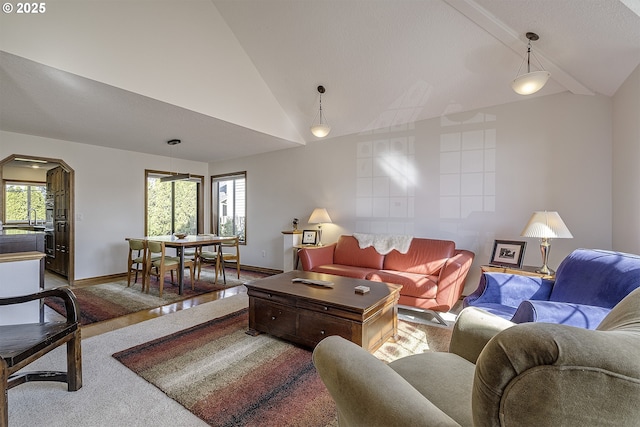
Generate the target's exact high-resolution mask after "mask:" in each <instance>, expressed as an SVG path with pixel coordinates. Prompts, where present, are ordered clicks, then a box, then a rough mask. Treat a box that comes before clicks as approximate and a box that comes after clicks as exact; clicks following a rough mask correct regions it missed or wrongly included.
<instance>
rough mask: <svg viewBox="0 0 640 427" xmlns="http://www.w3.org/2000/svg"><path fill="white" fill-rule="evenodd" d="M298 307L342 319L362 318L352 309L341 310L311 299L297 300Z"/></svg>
mask: <svg viewBox="0 0 640 427" xmlns="http://www.w3.org/2000/svg"><path fill="white" fill-rule="evenodd" d="M298 307H300V308H303V309H305V310H311V311H317V312H318V313H322V314H323V315H326V314H328V315H331V316H336V317H340V318H342V319H351V320H360V319H361V318H362V315H361V314H359V313H354V312H352V311H348V310H343V309H340V308H336V307H332V306H329V305H326V304H321V303H315V302H311V301H304V300H303V301H298Z"/></svg>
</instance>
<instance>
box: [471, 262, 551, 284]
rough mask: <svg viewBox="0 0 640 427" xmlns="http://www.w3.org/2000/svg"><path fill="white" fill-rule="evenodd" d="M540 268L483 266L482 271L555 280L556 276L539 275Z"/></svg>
mask: <svg viewBox="0 0 640 427" xmlns="http://www.w3.org/2000/svg"><path fill="white" fill-rule="evenodd" d="M538 268H540V267H534V266H531V265H525V266H523V267H522V268H513V267H502V266H499V265H488V264H485V265H481V266H480V270H482V272H483V273H507V274H517V275H520V276H534V277H542V278H543V279H551V280H553V279H555V277H556V275H555V274H543V273H537V272H536V269H538Z"/></svg>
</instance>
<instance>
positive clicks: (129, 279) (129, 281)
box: [127, 263, 131, 288]
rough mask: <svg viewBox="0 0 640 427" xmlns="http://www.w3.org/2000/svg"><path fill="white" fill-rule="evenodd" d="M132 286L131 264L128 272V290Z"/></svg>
mask: <svg viewBox="0 0 640 427" xmlns="http://www.w3.org/2000/svg"><path fill="white" fill-rule="evenodd" d="M129 286H131V263H129V269H128V270H127V288H128V287H129Z"/></svg>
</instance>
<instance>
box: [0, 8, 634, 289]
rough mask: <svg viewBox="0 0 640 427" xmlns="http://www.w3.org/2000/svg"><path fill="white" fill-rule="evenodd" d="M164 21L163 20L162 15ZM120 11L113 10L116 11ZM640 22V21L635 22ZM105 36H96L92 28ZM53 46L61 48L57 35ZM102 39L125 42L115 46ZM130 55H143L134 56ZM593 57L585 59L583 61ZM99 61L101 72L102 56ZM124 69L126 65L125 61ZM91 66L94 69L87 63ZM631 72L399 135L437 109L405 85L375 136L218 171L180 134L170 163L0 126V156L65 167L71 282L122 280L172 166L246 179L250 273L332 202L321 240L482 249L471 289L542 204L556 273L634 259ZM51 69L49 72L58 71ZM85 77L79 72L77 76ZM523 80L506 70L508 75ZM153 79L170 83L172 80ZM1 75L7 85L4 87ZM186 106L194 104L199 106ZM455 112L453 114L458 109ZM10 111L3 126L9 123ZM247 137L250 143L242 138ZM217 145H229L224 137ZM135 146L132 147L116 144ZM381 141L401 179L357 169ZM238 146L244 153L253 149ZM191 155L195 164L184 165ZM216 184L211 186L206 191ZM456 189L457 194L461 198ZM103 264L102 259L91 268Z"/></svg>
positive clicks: (243, 161)
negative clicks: (614, 256)
mask: <svg viewBox="0 0 640 427" xmlns="http://www.w3.org/2000/svg"><path fill="white" fill-rule="evenodd" d="M134 3H135V2H134ZM223 3H224V2H223ZM55 4H56V3H52V4H51V5H52V6H53V5H55ZM198 5H199V7H204V8H205V9H206V10H207V13H208V14H210V15H212V16H218V17H219V14H218V13H217V12H216V11H215V7H213V6H212V5H211V4H210V3H209V2H206V1H205V2H204V3H203V2H198ZM66 7H72V6H69V5H66ZM620 7H624V6H623V5H620ZM49 12H51V14H49V15H46V16H45V15H42V16H39V17H36V16H32V17H31V18H33V19H31V21H33V23H38V24H39V25H43V24H44V22H48V21H42V19H43V18H47V19H48V20H51V22H50V23H48V25H51V26H56V24H57V23H58V22H59V21H60V20H62V21H64V19H65V18H64V13H66V12H68V11H67V10H60V11H58V12H56V10H55V9H52V7H50V8H49ZM103 12H105V11H104V10H103ZM128 12H129V13H130V14H131V16H136V15H135V13H138V14H140V15H141V16H140V18H141V22H144V20H143V19H142V15H143V14H144V12H143V11H141V10H137V9H132V10H130V11H128ZM161 12H164V11H159V12H158V13H161ZM198 12H199V13H201V14H202V13H204V11H202V10H200V11H199V10H198V9H194V11H187V10H185V11H183V13H190V14H194V13H198ZM56 13H60V14H61V16H57V15H56ZM78 13H86V14H87V17H86V18H87V19H90V17H91V16H92V14H91V10H90V9H88V10H86V11H84V10H78ZM105 13H106V12H105ZM112 13H114V14H117V13H116V11H112ZM541 13H542V12H541ZM160 16H163V17H164V15H160ZM633 16H635V19H637V15H633ZM16 17H17V15H8V14H5V15H3V17H2V19H3V21H2V23H3V25H2V28H3V29H2V31H3V33H2V35H3V37H2V42H1V43H2V50H3V51H5V52H11V51H14V52H16V51H21V50H25V51H30V52H29V55H28V56H30V57H32V58H34V59H37V58H38V56H42V55H43V52H38V49H34V48H33V47H29V46H27V44H26V40H27V39H29V38H30V39H31V40H36V39H37V38H38V33H37V32H38V31H46V30H45V29H39V28H33V29H28V28H26V27H22V28H20V29H17V28H16V27H14V26H13V27H12V25H15V22H13V24H12V22H11V21H10V20H9V18H16ZM21 18H27V17H21ZM36 20H38V21H36ZM31 21H30V22H31ZM7 24H9V25H7ZM11 31H13V32H14V33H12V32H11ZM60 31H61V33H60V34H62V35H61V36H60V37H63V35H64V36H70V34H69V32H68V31H63V30H62V29H60ZM96 31H97V30H96ZM470 31H471V30H470ZM474 31H475V30H474ZM71 34H73V33H71ZM475 35H476V34H475V33H474V36H475ZM98 36H102V34H101V33H97V34H96V37H98ZM42 37H45V36H44V35H42ZM46 37H48V38H55V37H53V35H52V34H49V35H47V36H46ZM82 39H83V40H84V39H86V37H83V38H82ZM99 40H103V39H102V38H100V39H99ZM181 41H182V40H181ZM57 43H58V42H55V41H54V42H53V43H51V45H50V46H48V47H49V48H51V49H53V50H51V51H49V53H48V56H49V57H55V58H56V59H55V60H53V59H52V60H50V61H48V62H54V63H55V62H58V63H65V62H68V61H69V60H71V59H72V58H73V57H75V56H76V55H74V54H73V53H72V52H73V51H74V50H73V49H67V50H66V51H65V52H66V53H65V54H62V52H61V51H60V47H59V45H58V44H57ZM75 43H78V46H77V48H78V49H81V50H79V52H82V51H83V49H86V48H87V47H86V46H83V45H82V43H80V40H79V39H78V40H77V41H76V42H75ZM101 43H107V45H109V44H111V45H112V46H115V43H118V42H117V40H114V41H101ZM56 46H58V47H56ZM107 47H108V46H105V48H107ZM534 47H535V46H534ZM118 49H119V50H122V49H125V50H124V51H123V52H126V49H127V46H119V47H118ZM131 49H133V50H135V47H132V48H131ZM109 51H110V50H106V51H105V52H109ZM534 52H535V51H534ZM524 53H525V52H522V54H520V55H516V54H515V53H514V56H515V61H516V63H517V62H518V61H520V60H522V58H521V57H522V55H524ZM592 54H593V53H592V52H588V51H586V52H584V55H585V56H589V55H592ZM4 55H7V54H6V53H5V54H4ZM25 55H26V54H25ZM103 55H104V53H103ZM631 56H632V57H633V55H631ZM626 57H629V55H626ZM67 58H68V59H67ZM10 59H11V55H9V57H7V56H5V57H4V59H3V62H2V63H3V65H8V64H9V63H10ZM78 59H79V58H78ZM43 60H44V59H43ZM100 61H101V62H102V63H107V62H108V61H109V58H108V55H107V56H106V57H105V58H102V59H100ZM636 62H637V60H636ZM153 64H154V62H153V61H149V63H147V64H146V65H145V63H140V64H138V65H139V66H140V67H142V66H146V67H149V66H151V65H153ZM114 65H115V66H116V67H118V65H116V63H114ZM85 66H86V67H91V66H90V65H89V64H85ZM516 67H517V65H516ZM634 68H635V70H634V69H631V70H633V72H630V74H629V75H628V76H626V77H624V78H623V79H622V80H620V86H619V87H618V88H617V90H616V91H615V92H614V93H613V94H612V95H611V96H605V95H598V94H596V95H592V96H585V95H575V94H573V93H571V92H569V91H563V90H562V88H561V87H560V88H559V89H558V88H556V89H555V90H554V91H553V92H555V93H552V94H551V95H547V96H535V95H534V96H533V97H532V98H527V97H522V96H519V95H516V97H515V98H514V99H516V100H518V101H517V102H508V103H506V104H502V105H494V106H490V107H485V108H480V109H473V110H471V111H468V112H465V113H464V114H462V112H460V113H458V114H449V115H447V116H442V117H440V116H438V117H434V118H430V119H426V120H421V121H418V122H410V123H404V124H402V123H401V124H397V125H396V124H394V123H396V122H397V121H399V120H400V119H399V118H398V117H399V116H402V115H407V114H408V115H409V116H412V115H415V114H417V111H420V110H422V109H426V108H428V107H429V108H430V105H429V103H427V104H426V105H425V104H424V102H422V101H421V99H423V98H424V96H425V94H426V93H428V92H429V91H430V90H433V89H432V88H430V85H429V83H427V82H425V81H414V82H410V84H406V85H403V86H404V89H403V90H402V92H399V93H397V94H396V95H395V97H396V99H395V101H396V102H397V104H396V105H394V106H389V107H387V109H386V110H385V111H382V112H380V113H378V115H377V116H376V117H373V118H370V119H369V120H370V121H371V122H373V123H374V124H379V128H378V129H375V130H373V129H372V130H368V131H361V130H358V131H356V132H352V133H350V134H347V135H344V136H343V135H336V136H333V135H331V134H330V135H329V138H327V139H320V140H318V139H315V138H313V137H306V138H307V139H308V140H309V141H308V142H307V143H306V144H299V143H297V142H295V141H294V142H288V143H287V144H284V145H281V146H282V147H286V146H294V148H292V149H281V150H277V151H273V152H266V153H264V154H256V155H253V156H247V157H241V158H229V159H225V160H221V161H216V158H217V157H218V156H217V155H216V151H215V150H214V151H212V152H211V154H210V158H209V159H206V158H203V157H202V156H199V157H198V158H199V159H202V161H193V160H185V159H183V158H181V157H186V150H187V149H188V148H189V145H190V144H195V143H196V142H191V141H189V140H187V139H184V138H183V144H182V146H181V147H179V148H178V149H177V150H176V151H175V152H174V153H173V155H172V156H171V154H170V152H169V151H168V149H167V147H166V145H165V144H166V140H168V139H170V138H172V137H175V136H176V135H166V136H165V137H164V139H159V140H157V141H156V140H153V141H145V142H146V144H147V145H151V146H152V147H153V150H154V151H153V152H154V153H161V155H153V154H145V153H142V152H139V151H138V149H133V150H130V151H128V150H124V151H123V150H122V149H113V148H108V147H104V146H98V145H90V144H83V143H82V142H83V141H68V140H64V138H63V137H57V138H56V137H52V135H64V132H67V131H66V130H65V131H62V132H61V130H60V129H57V128H56V127H51V128H50V130H51V132H49V133H48V134H47V135H44V136H43V135H42V132H40V133H39V135H40V136H37V135H36V134H34V133H35V132H33V133H32V134H30V135H29V134H26V133H20V132H15V131H11V129H7V126H5V127H3V129H2V131H3V133H2V138H1V139H2V144H1V145H0V157H2V158H5V157H7V156H10V155H13V154H21V155H34V156H43V157H49V158H57V159H62V160H64V161H65V162H66V163H67V164H69V165H70V166H71V167H72V168H73V169H74V170H75V180H76V182H75V184H76V189H75V206H74V208H75V214H76V219H78V218H82V220H80V221H76V224H75V227H76V230H75V251H74V252H75V257H76V259H75V271H74V277H75V280H82V279H88V278H93V277H101V276H107V275H110V274H117V273H121V272H122V271H123V259H124V258H126V244H125V241H124V238H126V237H130V236H138V235H142V234H143V233H144V218H143V217H144V204H143V202H142V200H143V197H144V170H145V169H152V170H167V169H169V168H170V167H173V168H174V169H176V170H179V171H181V172H189V173H192V174H197V175H203V176H210V175H216V174H223V173H228V172H238V171H246V172H247V177H248V184H247V185H248V192H249V197H250V200H249V203H248V212H247V218H248V224H249V228H248V236H247V242H246V245H245V246H244V247H243V262H244V263H246V264H247V265H253V266H260V267H266V268H274V269H280V268H282V267H281V266H282V265H283V252H282V236H281V231H283V230H288V229H290V228H291V220H292V219H293V218H300V219H301V228H307V227H315V226H308V225H306V224H304V222H305V221H306V219H307V218H308V216H309V215H310V214H311V211H312V210H313V209H314V208H315V207H325V208H326V209H327V210H328V212H329V213H330V215H331V218H332V220H333V224H327V225H325V227H324V229H323V230H324V236H323V240H324V241H325V242H333V241H335V240H336V239H337V237H338V236H339V235H340V234H343V233H350V232H376V231H377V232H394V233H407V234H413V235H416V236H420V237H434V238H444V237H448V238H451V239H452V240H454V241H456V242H457V244H458V246H459V247H462V248H465V249H468V250H471V251H473V252H475V253H476V261H475V265H474V268H473V269H472V271H473V272H475V274H470V277H469V279H468V282H469V284H468V286H467V288H468V289H470V290H473V288H474V286H475V283H474V282H475V281H476V280H477V275H478V274H479V273H478V272H477V270H478V268H477V266H478V265H480V264H482V263H485V262H486V261H487V260H488V258H489V257H490V255H491V250H492V246H493V242H494V240H495V239H515V240H520V236H519V234H520V232H521V230H522V228H523V227H524V225H525V224H526V221H527V220H528V218H529V216H530V215H531V213H532V212H533V211H536V210H551V211H558V212H559V213H560V215H561V216H562V218H563V220H564V221H565V222H566V224H567V226H568V228H569V230H570V231H571V232H572V234H573V236H574V238H573V239H558V240H556V241H555V242H554V243H553V250H552V251H551V254H550V259H551V264H552V265H556V266H557V265H558V263H559V261H560V260H562V259H563V258H564V257H565V256H566V255H567V254H568V253H570V252H571V250H572V249H574V248H578V247H587V248H605V249H617V250H621V251H627V252H632V253H637V252H640V247H639V246H640V242H639V241H638V239H637V235H638V233H637V232H636V231H637V230H635V228H634V227H640V225H638V224H636V221H634V220H633V218H636V217H637V214H638V212H637V211H638V207H637V206H638V200H637V197H640V196H637V191H636V188H635V186H636V183H637V182H638V179H637V176H636V175H635V174H636V173H637V172H636V171H635V168H634V167H632V165H633V163H631V162H632V160H633V159H636V158H637V150H638V146H637V145H638V144H637V138H636V136H637V132H638V123H637V122H638V121H637V120H636V118H637V116H636V115H634V112H635V111H637V109H638V107H637V99H638V96H637V94H638V79H639V77H638V74H640V72H639V71H638V69H637V66H636V67H634ZM45 69H47V70H48V71H51V68H50V67H45ZM100 69H101V70H102V74H103V75H105V76H108V75H109V74H111V75H113V76H114V77H111V78H106V79H104V80H105V81H107V82H112V83H115V81H117V79H119V78H120V79H121V78H123V77H121V76H119V75H117V74H114V72H113V71H112V72H111V73H109V70H108V69H107V68H105V67H100ZM71 71H72V72H73V70H71ZM76 71H77V72H80V70H79V69H77V70H76ZM141 71H142V70H141ZM515 71H516V70H507V72H506V74H508V75H510V74H512V73H515ZM8 72H9V71H8ZM94 72H97V70H96V69H94ZM129 72H130V73H133V71H131V70H130V71H129ZM157 72H158V73H160V75H162V73H163V71H162V70H157ZM67 74H68V73H62V74H61V76H60V78H65V77H67V78H68V77H69V75H67ZM141 74H144V72H143V71H142V72H141ZM131 76H134V74H131ZM135 76H137V74H135ZM316 79H317V77H312V78H311V81H313V83H312V84H311V88H310V93H309V95H308V98H309V101H308V104H309V110H310V111H309V114H310V117H308V118H306V119H305V121H306V122H307V123H310V122H311V120H312V119H313V117H312V116H311V115H313V114H314V108H317V103H316V102H317V97H315V95H317V93H316V94H314V93H313V92H314V91H315V83H316ZM552 79H553V77H552ZM125 80H126V79H125ZM133 80H138V79H137V78H136V79H131V81H129V83H130V84H133V83H135V82H134V81H133ZM173 80H175V79H171V80H170V81H173ZM3 81H5V82H6V81H7V80H6V79H5V78H3ZM509 81H510V80H509V79H506V83H505V84H504V86H505V90H508V91H511V89H510V88H509ZM85 83H86V82H85ZM320 83H324V84H325V85H326V86H327V93H326V94H325V97H324V98H323V99H324V110H325V114H327V115H328V117H330V119H331V123H332V124H333V125H334V127H336V126H338V122H340V121H345V120H344V119H343V118H341V117H340V116H341V115H345V116H346V117H348V116H349V113H347V112H338V111H331V99H332V97H334V99H335V97H336V96H337V94H335V93H332V87H331V85H330V84H329V83H330V82H327V81H325V82H320ZM148 84H150V83H148ZM176 84H178V83H176ZM551 84H553V82H551ZM336 90H337V89H336ZM543 90H544V89H543ZM99 93H102V92H99ZM108 93H109V92H105V94H108ZM514 95H515V94H514ZM105 96H107V95H105ZM251 96H253V94H249V98H251ZM166 98H167V97H166V96H165V97H164V98H159V99H166ZM305 98H306V96H305ZM194 101H197V102H198V103H200V102H202V101H198V100H194ZM87 102H88V101H87ZM454 102H455V101H454ZM447 103H449V101H447ZM5 105H6V104H5ZM28 105H30V106H31V107H33V108H36V107H35V106H33V105H31V104H28ZM191 105H193V106H194V108H195V104H191ZM454 107H455V105H454ZM5 108H8V109H10V107H5ZM123 108H124V106H123ZM460 108H464V106H460ZM442 111H444V108H442ZM452 111H453V112H455V111H456V108H452ZM34 114H35V110H34ZM112 114H115V112H114V113H112ZM255 114H257V112H255V111H254V112H253V113H252V115H255ZM269 114H272V113H269ZM3 117H5V118H6V117H8V116H7V114H3ZM387 117H395V118H394V119H387ZM271 119H272V120H273V117H271ZM4 120H6V119H4ZM247 120H248V119H247ZM127 125H129V124H127ZM306 126H308V124H307V125H306ZM375 127H378V126H375ZM150 132H151V131H150ZM176 132H179V130H177V131H176ZM185 132H186V130H185ZM239 132H240V131H239ZM245 134H246V132H245V133H243V134H242V137H243V138H245V137H246V136H245ZM307 134H309V133H308V131H307ZM46 136H48V137H46ZM178 136H179V135H178ZM246 138H247V139H249V137H246ZM456 139H458V140H459V141H461V142H460V145H459V147H461V148H460V153H462V150H467V152H466V153H464V155H463V154H456V153H450V152H447V151H446V150H450V148H444V147H447V146H450V144H451V143H450V141H452V140H453V141H455V140H456ZM264 140H265V141H269V142H268V143H267V145H271V142H272V140H273V137H270V136H268V135H265V136H264ZM234 141H235V140H234ZM289 141H292V140H291V139H290V140H289ZM211 143H212V144H214V143H215V144H220V142H219V141H212V142H211ZM380 143H382V145H380ZM131 144H132V143H131V142H128V141H127V140H126V139H123V140H122V141H119V145H118V147H128V146H131ZM385 144H386V146H387V147H390V148H388V149H387V150H389V151H388V152H389V153H391V154H390V155H391V158H392V159H396V160H397V161H398V162H405V163H401V164H402V166H401V168H402V171H401V172H398V171H393V170H389V169H387V170H384V169H382V168H379V167H377V166H376V171H375V173H376V176H375V177H373V176H371V172H367V171H362V170H359V169H358V168H359V167H362V164H363V162H367V161H368V159H374V157H375V156H378V157H379V159H376V161H377V162H380V160H381V159H382V157H383V156H384V154H382V152H381V151H380V150H381V148H380V147H383V148H384V147H385ZM454 145H455V142H454ZM242 148H243V149H244V150H245V152H247V149H246V148H245V147H242ZM180 150H182V151H180ZM366 150H371V152H370V154H366ZM393 150H397V151H396V152H394V151H393ZM182 153H183V154H185V155H182V156H181V154H182ZM451 154H453V155H454V156H456V155H458V156H459V157H458V158H463V157H464V161H466V162H470V164H469V163H465V164H464V165H463V166H462V167H460V168H458V169H455V167H456V166H453V169H452V168H451V166H450V165H449V164H445V163H443V162H444V161H445V159H447V158H449V157H450V155H451ZM363 156H369V157H368V158H364V157H363ZM221 157H225V156H224V155H223V156H221ZM391 165H392V166H393V163H391ZM405 165H406V167H405ZM447 168H448V169H447ZM284 171H286V172H284ZM363 174H369V175H368V176H367V175H363ZM444 177H447V178H449V179H447V180H445V179H444ZM373 178H376V179H380V180H381V182H385V183H386V184H385V185H386V186H388V188H386V189H384V190H380V191H381V193H380V194H373V193H372V191H373V190H371V189H367V188H366V186H367V185H369V186H371V185H372V184H367V183H366V179H373ZM394 179H395V181H394ZM207 181H208V180H205V182H206V184H205V188H207V189H208V182H207ZM480 181H482V182H480ZM388 182H391V183H392V184H388ZM394 182H397V184H394ZM456 182H458V184H455V183H456ZM456 185H457V186H458V188H453V187H455V186H456ZM363 186H364V187H365V188H364V189H363ZM376 188H382V187H376ZM367 191H368V192H369V193H367ZM376 191H378V190H376ZM208 193H209V192H208V191H205V202H204V209H205V212H204V215H205V218H209V215H210V195H209V194H208ZM397 195H398V196H399V197H396V196H397ZM374 198H375V199H377V200H378V201H380V202H381V203H383V204H384V203H386V204H387V206H386V207H383V208H379V207H378V206H379V205H376V207H375V211H374V207H372V205H371V204H369V205H367V203H368V201H367V200H373V199H374ZM391 200H393V203H394V204H395V206H399V208H398V212H390V209H389V207H388V206H389V205H390V201H391ZM596 201H597V202H596ZM587 207H588V208H587ZM208 223H209V221H208V219H207V220H205V221H204V224H205V229H206V228H207V227H208V226H209V224H208ZM204 231H208V230H204ZM528 243H529V244H530V245H529V249H528V250H527V251H526V253H525V261H524V264H527V265H536V264H538V262H539V253H538V250H537V248H536V243H537V242H535V241H529V242H528ZM97 258H99V259H101V260H102V262H101V263H95V262H92V260H95V259H97Z"/></svg>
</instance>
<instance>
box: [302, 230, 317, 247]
mask: <svg viewBox="0 0 640 427" xmlns="http://www.w3.org/2000/svg"><path fill="white" fill-rule="evenodd" d="M317 243H318V231H317V230H304V231H303V232H302V244H303V245H315V244H317Z"/></svg>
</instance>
